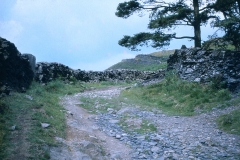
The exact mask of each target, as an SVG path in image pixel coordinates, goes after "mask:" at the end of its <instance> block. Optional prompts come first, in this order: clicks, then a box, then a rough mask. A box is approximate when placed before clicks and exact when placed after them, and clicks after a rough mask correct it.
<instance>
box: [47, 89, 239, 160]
mask: <svg viewBox="0 0 240 160" xmlns="http://www.w3.org/2000/svg"><path fill="white" fill-rule="evenodd" d="M120 91H121V88H116V87H114V88H108V89H104V90H93V91H86V92H84V93H78V94H76V95H74V96H66V97H64V98H63V99H62V104H63V106H64V107H65V108H66V110H67V125H68V132H67V139H66V140H63V139H60V138H58V140H59V141H60V142H61V143H62V144H63V145H62V147H56V148H53V149H52V150H51V157H55V159H69V160H70V159H71V160H72V159H73V160H75V159H76V160H77V159H79V160H82V159H149V160H151V159H158V160H165V159H166V160H167V159H176V160H178V159H183V160H188V159H196V160H198V159H199V160H205V159H216V160H219V159H230V160H231V159H232V160H237V159H240V136H236V135H231V134H227V133H224V132H222V131H220V130H218V129H217V126H216V123H215V119H216V117H218V116H219V115H221V114H225V113H228V112H230V111H232V110H234V109H236V108H237V107H229V108H226V109H223V110H217V109H215V110H213V111H211V112H209V113H203V114H200V115H197V116H192V117H179V116H167V115H165V114H163V113H161V112H160V111H154V112H150V111H143V110H140V109H137V108H136V107H132V105H131V106H126V107H124V108H121V109H120V110H114V109H111V108H109V110H108V113H105V114H98V115H90V114H89V113H87V112H86V111H85V110H84V109H82V108H81V107H78V106H79V105H80V106H81V102H80V101H79V99H80V97H88V98H96V97H101V98H104V99H111V98H113V97H117V96H118V95H119V94H120ZM125 115H128V116H127V117H128V118H127V119H126V121H131V122H132V123H136V124H137V123H141V122H142V120H145V119H147V120H148V121H149V122H150V123H152V124H154V125H155V126H156V127H157V132H153V133H142V134H140V133H137V132H131V133H127V132H126V131H124V130H123V128H122V126H121V125H120V124H119V121H120V120H121V119H122V118H123V117H124V116H125ZM136 117H137V118H136ZM52 159H54V158H52Z"/></svg>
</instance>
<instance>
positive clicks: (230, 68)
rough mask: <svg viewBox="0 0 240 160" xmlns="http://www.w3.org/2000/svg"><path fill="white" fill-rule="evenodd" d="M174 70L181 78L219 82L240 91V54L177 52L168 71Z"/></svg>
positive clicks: (215, 51)
mask: <svg viewBox="0 0 240 160" xmlns="http://www.w3.org/2000/svg"><path fill="white" fill-rule="evenodd" d="M171 69H174V70H176V72H177V73H178V74H179V76H180V78H182V79H184V80H188V81H195V82H204V83H205V82H210V81H213V82H218V83H219V84H220V83H221V84H223V85H225V86H226V87H228V88H229V89H230V90H232V91H236V90H239V89H240V52H237V51H220V50H207V51H206V50H202V49H200V48H192V49H180V50H176V51H175V53H174V54H173V55H171V56H170V57H169V59H168V70H171Z"/></svg>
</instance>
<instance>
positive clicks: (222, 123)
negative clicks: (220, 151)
mask: <svg viewBox="0 0 240 160" xmlns="http://www.w3.org/2000/svg"><path fill="white" fill-rule="evenodd" d="M217 122H218V127H219V128H220V129H222V130H224V131H225V132H228V133H232V134H238V135H240V109H238V110H235V111H232V112H231V113H229V114H225V115H222V116H220V117H218V119H217Z"/></svg>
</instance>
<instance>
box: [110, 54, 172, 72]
mask: <svg viewBox="0 0 240 160" xmlns="http://www.w3.org/2000/svg"><path fill="white" fill-rule="evenodd" d="M174 51H175V50H166V51H159V52H154V53H151V54H139V55H137V56H136V57H135V58H133V59H123V60H122V61H121V62H119V63H117V64H115V65H113V66H111V67H109V68H108V69H107V70H110V69H113V70H114V69H136V70H141V71H156V70H159V69H164V68H166V67H167V59H168V57H169V55H171V54H173V53H174Z"/></svg>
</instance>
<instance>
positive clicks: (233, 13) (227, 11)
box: [214, 0, 240, 50]
mask: <svg viewBox="0 0 240 160" xmlns="http://www.w3.org/2000/svg"><path fill="white" fill-rule="evenodd" d="M214 9H215V10H216V11H217V12H221V13H222V14H223V17H224V18H223V19H221V18H220V17H218V18H217V19H216V21H215V22H214V27H218V28H220V29H221V30H223V31H224V32H225V35H224V36H223V37H222V38H223V40H224V41H227V42H230V43H232V45H234V46H235V49H236V50H239V49H240V0H227V1H226V0H217V2H216V3H215V4H214Z"/></svg>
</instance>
